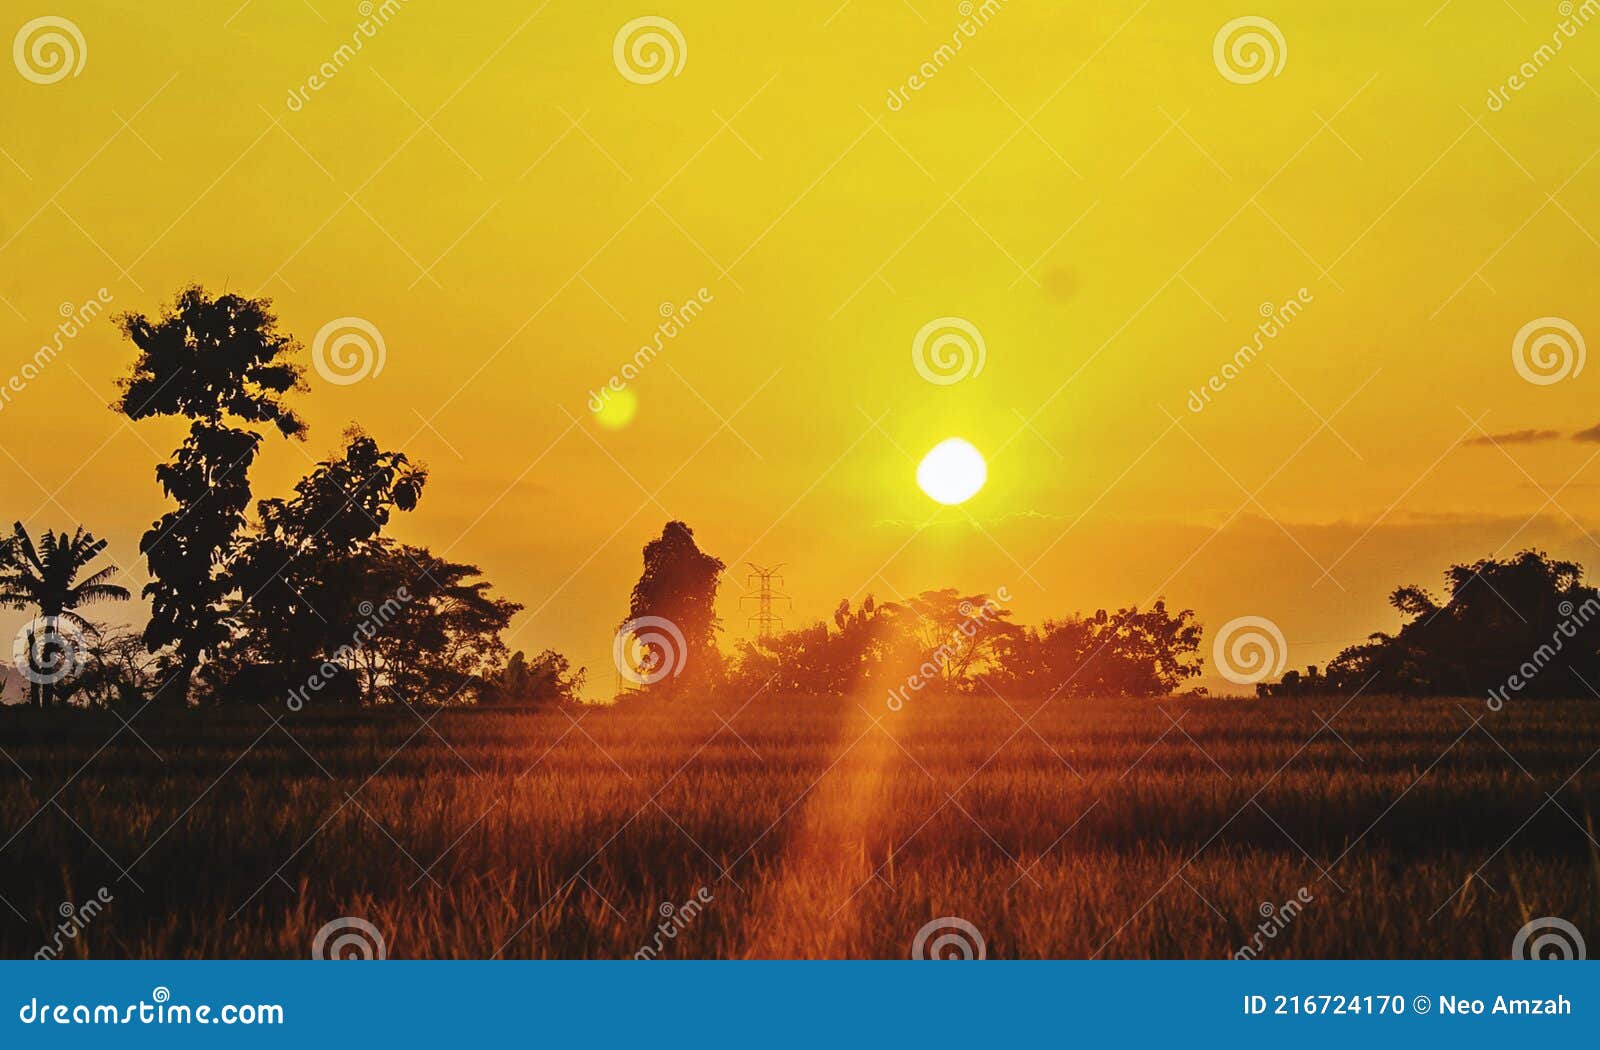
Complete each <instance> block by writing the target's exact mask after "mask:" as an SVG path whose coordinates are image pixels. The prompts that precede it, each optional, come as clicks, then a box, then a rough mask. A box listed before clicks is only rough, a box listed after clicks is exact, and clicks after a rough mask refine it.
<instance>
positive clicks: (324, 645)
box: [222, 427, 428, 680]
mask: <svg viewBox="0 0 1600 1050" xmlns="http://www.w3.org/2000/svg"><path fill="white" fill-rule="evenodd" d="M427 480H428V472H427V468H425V467H423V466H420V465H415V464H412V463H411V462H410V461H409V460H408V459H407V458H406V457H405V455H404V454H402V453H399V452H385V451H384V450H382V449H381V448H379V446H378V443H377V442H376V441H374V440H373V439H372V438H371V437H368V436H367V434H366V433H364V432H363V431H361V430H360V429H359V428H355V427H352V428H351V429H349V430H348V431H346V432H345V444H344V448H343V449H342V450H341V452H340V453H339V454H338V455H336V456H333V457H331V458H329V459H326V460H323V461H322V462H320V463H318V464H317V465H316V466H315V467H314V468H313V469H312V471H311V473H309V474H308V475H306V476H305V477H304V478H302V479H301V480H300V481H299V482H298V483H297V484H296V485H295V487H294V496H293V497H292V498H290V499H264V500H261V501H260V502H259V503H258V504H257V513H258V517H259V519H260V521H259V525H258V526H257V528H256V529H255V530H254V532H253V534H252V535H251V536H250V537H249V538H248V539H247V540H245V541H244V542H243V543H242V544H241V549H240V552H239V554H238V556H237V557H236V558H235V560H234V563H233V566H232V574H233V578H234V582H235V583H236V584H237V586H238V588H239V597H238V598H237V599H236V600H235V601H234V602H233V603H232V620H233V622H234V623H235V624H236V625H237V627H238V633H237V634H236V635H235V637H234V638H233V639H232V640H231V641H230V642H229V643H228V644H227V645H226V646H225V647H224V648H225V650H226V654H225V657H224V659H223V661H222V662H223V663H225V664H227V665H229V666H228V668H227V669H226V670H227V671H228V672H230V673H235V674H236V673H238V672H239V671H240V670H241V669H242V668H243V667H244V666H247V665H256V666H257V668H258V670H257V671H256V672H255V673H256V674H257V676H259V674H260V670H259V668H260V666H261V665H274V666H276V667H277V668H278V669H279V670H280V671H281V672H282V676H283V677H285V678H286V679H287V680H293V679H295V678H304V677H305V676H306V674H307V673H309V670H310V669H311V668H312V667H314V666H315V665H316V664H319V663H320V662H321V661H322V660H323V659H324V658H325V657H326V656H327V655H328V654H330V653H334V652H336V651H337V650H338V649H339V648H340V647H341V646H343V645H346V644H348V643H349V642H350V640H351V638H352V637H353V636H354V635H355V634H356V632H357V630H358V627H359V624H360V622H361V621H362V619H363V618H364V617H365V616H366V615H369V614H364V613H363V612H362V611H361V610H362V606H363V603H364V602H368V600H369V598H370V597H371V595H369V594H368V591H369V590H370V588H368V587H367V586H366V585H365V582H364V581H363V580H362V579H361V575H362V573H363V572H364V571H365V570H366V569H367V568H368V567H370V564H371V562H370V558H369V557H368V556H370V555H372V554H375V553H377V552H378V543H379V539H380V536H381V533H382V530H383V529H384V528H385V527H386V526H387V525H388V524H389V522H390V519H391V517H392V515H393V513H394V512H395V511H410V510H413V509H414V508H415V507H416V506H417V502H418V501H419V500H420V499H421V498H422V490H423V486H424V485H425V484H426V482H427ZM420 571H421V570H420V566H419V572H420ZM412 589H413V590H417V589H418V588H416V586H415V584H413V588H412ZM380 604H381V603H380Z"/></svg>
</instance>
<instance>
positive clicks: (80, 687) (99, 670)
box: [65, 628, 158, 708]
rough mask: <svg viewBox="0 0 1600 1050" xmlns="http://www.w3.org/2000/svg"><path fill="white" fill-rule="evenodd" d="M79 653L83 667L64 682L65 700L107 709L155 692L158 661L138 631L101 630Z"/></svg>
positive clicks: (135, 700)
mask: <svg viewBox="0 0 1600 1050" xmlns="http://www.w3.org/2000/svg"><path fill="white" fill-rule="evenodd" d="M79 655H80V658H81V659H82V661H83V666H82V669H81V670H79V672H78V674H77V675H76V676H75V677H73V678H72V679H71V681H70V682H68V683H66V685H67V687H68V691H67V693H66V694H65V699H66V700H67V702H68V703H82V704H83V705H84V706H86V707H101V708H109V707H111V706H113V705H129V704H139V703H142V702H144V701H145V700H147V699H149V698H150V696H151V695H152V694H153V693H154V692H155V687H156V683H157V681H158V679H157V677H156V674H157V671H158V660H157V658H156V657H155V656H153V655H151V653H150V651H149V650H148V649H146V648H145V644H144V636H143V633H142V632H140V631H137V630H130V629H127V628H113V629H111V630H106V629H101V630H100V631H99V632H98V633H96V634H92V635H90V636H89V637H88V638H87V639H85V645H84V647H83V650H82V652H81V653H80V654H79Z"/></svg>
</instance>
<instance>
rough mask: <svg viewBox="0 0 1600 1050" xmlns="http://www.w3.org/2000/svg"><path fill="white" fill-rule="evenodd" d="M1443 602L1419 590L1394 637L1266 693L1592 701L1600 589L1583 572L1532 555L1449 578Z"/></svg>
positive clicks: (1407, 593) (1413, 589)
mask: <svg viewBox="0 0 1600 1050" xmlns="http://www.w3.org/2000/svg"><path fill="white" fill-rule="evenodd" d="M1444 578H1445V585H1446V587H1447V588H1448V591H1449V597H1448V598H1447V599H1446V600H1445V601H1443V602H1440V601H1439V600H1438V599H1436V598H1434V596H1433V595H1432V594H1430V593H1429V592H1428V591H1427V590H1425V589H1424V588H1422V587H1418V586H1415V585H1412V586H1406V587H1399V588H1396V589H1395V591H1394V592H1393V593H1392V594H1391V595H1390V596H1389V604H1390V605H1392V606H1394V608H1395V609H1396V610H1397V611H1398V612H1399V613H1400V614H1401V616H1403V617H1405V618H1406V619H1405V622H1403V623H1402V624H1401V626H1400V630H1399V631H1398V632H1396V633H1395V634H1393V635H1389V634H1384V633H1382V632H1377V633H1374V634H1372V635H1369V636H1368V638H1367V640H1366V641H1364V642H1360V643H1357V644H1356V645H1352V646H1349V647H1348V648H1346V649H1345V650H1344V651H1343V652H1341V653H1340V654H1339V655H1338V656H1336V657H1334V659H1333V660H1331V661H1329V663H1328V666H1327V669H1326V672H1325V673H1324V674H1322V675H1321V676H1320V677H1319V676H1317V675H1307V676H1305V677H1301V676H1299V675H1296V676H1295V678H1294V679H1293V680H1291V679H1290V677H1289V676H1288V675H1285V676H1284V679H1283V681H1280V682H1278V683H1275V684H1271V685H1266V684H1265V683H1263V685H1264V686H1265V687H1264V688H1263V687H1262V686H1258V687H1257V691H1258V692H1259V693H1261V694H1263V695H1267V696H1288V695H1294V694H1295V693H1304V692H1314V691H1320V690H1337V691H1341V692H1344V691H1348V690H1352V689H1357V688H1361V689H1365V690H1366V691H1368V692H1373V693H1378V692H1388V693H1400V694H1407V695H1434V696H1470V695H1474V694H1487V695H1489V696H1490V697H1491V699H1493V698H1496V697H1498V698H1499V700H1500V702H1504V699H1505V698H1506V697H1508V696H1511V695H1518V696H1526V697H1566V696H1584V695H1588V690H1587V689H1586V688H1585V686H1584V684H1583V683H1584V682H1589V683H1595V682H1597V681H1600V591H1596V589H1595V588H1593V587H1591V586H1589V585H1587V584H1585V583H1584V582H1583V566H1581V565H1579V564H1578V563H1577V562H1571V561H1559V560H1556V559H1552V558H1550V557H1549V556H1548V555H1546V554H1545V553H1544V552H1543V551H1537V550H1525V551H1521V552H1519V553H1518V554H1516V555H1515V556H1514V557H1511V558H1508V559H1505V560H1500V559H1496V558H1485V559H1482V560H1480V561H1477V562H1473V563H1471V564H1458V565H1452V566H1450V568H1448V569H1446V570H1445V573H1444Z"/></svg>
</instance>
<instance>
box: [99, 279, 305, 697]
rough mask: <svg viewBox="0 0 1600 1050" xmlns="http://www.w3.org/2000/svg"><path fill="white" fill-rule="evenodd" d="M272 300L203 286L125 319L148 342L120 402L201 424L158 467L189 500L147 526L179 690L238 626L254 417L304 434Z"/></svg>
mask: <svg viewBox="0 0 1600 1050" xmlns="http://www.w3.org/2000/svg"><path fill="white" fill-rule="evenodd" d="M270 305H271V304H270V303H269V302H268V301H267V300H265V299H247V298H244V297H242V296H238V295H221V296H217V297H215V298H213V297H211V296H210V295H208V294H207V293H206V292H205V291H204V290H203V289H201V288H199V287H198V286H196V287H192V288H188V289H186V290H184V291H183V292H181V293H179V295H178V297H177V299H176V300H175V302H174V303H173V305H172V307H170V308H169V309H167V310H165V311H163V313H162V314H161V316H160V317H159V318H157V319H156V320H154V321H152V320H150V319H149V318H147V317H145V316H144V315H143V314H136V313H129V314H126V315H124V316H123V317H121V318H120V319H119V323H120V325H121V327H122V330H123V333H124V334H125V335H126V336H127V337H128V339H129V340H131V341H132V342H133V344H134V346H136V347H138V349H139V351H140V353H139V358H138V360H137V361H135V362H134V366H133V371H132V374H131V375H130V376H129V377H128V378H127V379H125V380H124V381H123V384H122V385H123V394H122V397H121V399H120V400H119V401H118V403H117V408H118V409H119V410H120V411H121V412H122V413H123V414H125V415H126V416H127V417H128V418H129V419H133V420H140V419H147V418H150V417H153V416H181V417H184V418H186V419H188V420H189V421H190V426H189V435H188V437H187V438H185V439H184V442H183V444H182V445H181V446H180V447H179V448H178V449H177V451H176V452H175V453H174V454H173V458H172V461H171V462H170V463H164V464H162V465H161V466H159V467H157V468H156V478H157V480H158V481H160V483H161V487H162V488H163V489H164V490H165V492H166V494H167V496H168V497H169V498H170V499H171V500H172V501H173V502H174V503H175V504H176V505H177V506H176V508H175V509H174V510H172V511H169V512H168V513H166V514H164V515H163V516H162V517H161V519H160V520H159V521H157V522H155V523H154V524H153V525H152V526H151V527H150V529H149V531H148V532H146V533H145V534H144V537H143V538H142V539H141V540H140V542H139V549H140V551H141V552H142V553H143V554H144V555H145V557H146V558H147V560H148V562H149V568H150V576H151V581H150V583H149V584H147V585H146V586H145V589H144V594H145V596H146V597H148V598H149V599H150V601H151V616H150V623H149V625H148V626H147V627H146V628H145V634H144V639H145V644H146V646H148V647H149V649H150V650H151V651H152V652H154V651H156V650H157V649H160V648H161V647H163V646H167V645H172V646H174V647H175V650H176V663H177V666H176V668H175V669H174V670H175V674H173V676H172V677H171V679H170V681H169V684H168V686H167V691H168V692H169V693H170V696H171V699H172V700H173V702H175V703H177V704H180V705H181V704H187V703H188V698H189V690H190V684H191V681H192V679H193V677H194V672H195V669H196V668H197V667H198V666H199V665H200V662H201V660H202V659H203V658H205V657H206V656H207V655H208V654H210V653H211V652H213V651H214V650H215V649H216V647H217V646H219V645H221V644H222V643H223V641H225V640H226V638H227V637H228V626H227V623H226V616H225V609H224V600H225V599H226V598H227V596H228V594H229V593H230V592H231V591H232V590H233V587H234V583H233V580H232V578H231V574H230V572H229V560H230V555H231V554H232V552H233V548H234V544H235V540H236V538H237V536H238V534H239V532H240V530H241V529H242V528H243V526H244V523H245V510H246V508H247V506H248V505H249V502H250V481H249V472H250V466H251V464H252V463H253V462H254V460H255V456H256V452H257V450H258V449H259V447H260V443H261V434H260V433H259V432H257V431H256V430H254V429H250V428H251V427H252V426H254V425H269V426H271V427H273V428H274V429H276V430H277V431H278V432H279V433H280V434H282V435H283V436H285V437H299V436H301V435H302V434H303V433H304V431H305V424H304V423H303V422H302V421H301V420H300V418H299V417H298V416H296V415H295V414H294V413H293V412H292V411H291V410H290V409H289V408H288V407H287V406H286V405H285V404H284V402H283V398H282V395H284V394H285V393H287V392H288V391H290V390H294V389H297V388H300V387H301V386H302V383H301V380H300V368H299V366H297V365H295V364H294V363H292V362H291V361H290V360H288V358H289V357H290V356H291V355H292V354H294V353H295V352H296V351H297V350H298V349H299V344H297V343H296V342H295V341H294V340H293V339H292V338H290V337H289V336H287V335H284V334H282V333H280V332H279V331H278V327H277V318H276V317H274V316H273V314H272V313H271V312H270V309H269V307H270Z"/></svg>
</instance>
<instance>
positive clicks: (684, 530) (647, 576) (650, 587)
mask: <svg viewBox="0 0 1600 1050" xmlns="http://www.w3.org/2000/svg"><path fill="white" fill-rule="evenodd" d="M725 568H726V566H725V565H723V563H722V562H721V561H720V560H719V559H717V558H714V557H712V556H711V555H709V554H707V553H705V552H704V551H702V550H701V549H700V548H699V546H698V545H697V544H696V543H695V540H694V530H693V529H691V528H689V526H687V525H685V524H684V523H683V522H681V521H669V522H667V524H666V525H665V526H664V527H663V528H662V530H661V535H660V536H658V537H656V538H655V539H653V540H651V541H650V542H649V543H647V544H645V546H644V572H643V573H642V574H641V575H640V576H639V582H638V583H636V584H634V587H633V595H632V597H631V599H630V600H629V602H628V615H627V618H626V619H625V620H624V621H623V622H622V624H621V628H620V629H621V630H622V631H624V632H626V633H628V634H630V635H632V636H633V638H634V639H635V640H636V641H637V643H638V644H639V645H640V646H641V647H643V648H644V649H645V650H646V654H645V656H644V658H643V660H641V661H640V662H641V663H642V664H644V665H645V667H644V668H642V670H643V671H644V677H645V679H646V680H647V681H649V682H651V683H652V684H654V683H656V682H660V684H663V685H665V684H666V683H669V682H675V683H679V684H688V683H694V684H701V685H703V684H708V683H714V682H718V681H720V680H721V679H722V677H723V670H724V669H723V659H722V652H721V650H720V649H718V648H717V632H719V631H721V630H722V621H721V620H720V619H719V618H718V617H717V611H716V603H717V587H718V585H719V584H720V583H721V582H722V573H723V570H724V569H725ZM651 620H665V621H667V622H668V623H670V624H671V625H672V628H673V630H674V631H676V632H677V635H679V636H681V637H682V651H681V652H680V651H674V650H675V649H676V648H677V638H676V636H674V635H673V633H672V631H664V630H655V629H653V628H655V627H657V626H659V625H655V624H651V623H648V622H641V621H651Z"/></svg>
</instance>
